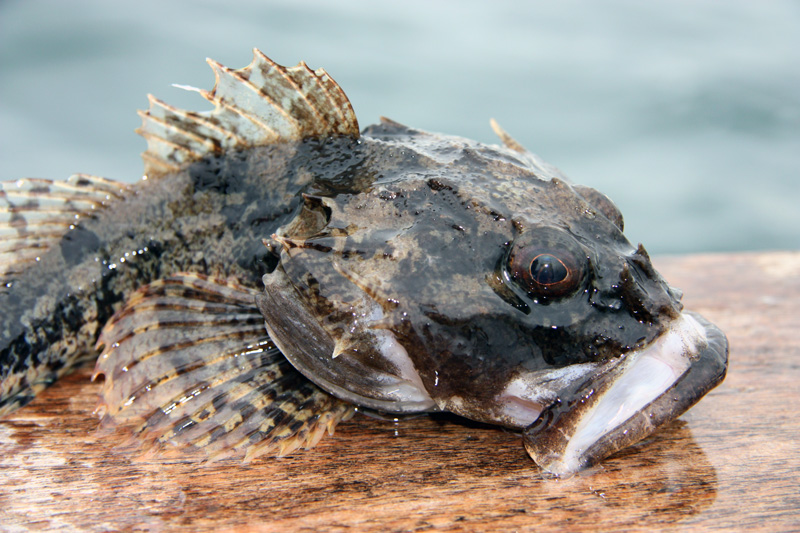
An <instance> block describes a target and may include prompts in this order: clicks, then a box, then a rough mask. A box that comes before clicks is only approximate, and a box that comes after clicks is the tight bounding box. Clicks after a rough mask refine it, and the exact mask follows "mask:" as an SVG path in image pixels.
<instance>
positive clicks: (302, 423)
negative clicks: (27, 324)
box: [95, 274, 352, 460]
mask: <svg viewBox="0 0 800 533" xmlns="http://www.w3.org/2000/svg"><path fill="white" fill-rule="evenodd" d="M256 293H257V291H255V290H252V289H247V288H244V287H242V286H240V285H238V284H236V283H235V282H233V281H230V280H220V279H213V278H208V277H205V276H200V275H196V274H178V275H175V276H173V277H170V278H167V279H163V280H159V281H156V282H154V283H151V284H150V285H147V286H145V287H143V288H142V289H140V290H139V291H138V292H137V293H135V294H134V295H133V297H132V298H130V299H129V301H128V302H127V303H126V305H125V306H124V307H123V308H122V309H121V310H120V311H119V312H118V313H117V314H116V315H115V316H114V317H113V318H112V319H111V320H110V321H109V323H108V324H107V325H106V327H105V328H104V329H103V332H102V333H101V335H100V339H99V341H98V347H101V346H102V347H103V350H102V353H101V355H100V357H99V359H98V361H97V366H96V369H95V370H96V375H97V374H104V375H105V383H104V384H103V389H102V393H101V394H102V398H101V401H100V404H99V406H98V409H97V411H98V413H99V414H100V415H101V416H103V417H105V418H106V419H110V420H111V421H113V422H115V423H117V424H121V425H126V426H130V427H131V428H132V429H133V431H134V433H135V434H136V435H137V436H139V437H141V438H142V439H143V440H144V441H145V443H146V445H147V447H148V448H149V449H150V450H153V451H159V450H161V449H163V448H165V446H164V445H166V444H172V445H175V446H177V447H178V448H181V449H187V448H188V450H192V449H200V450H202V451H203V452H205V453H206V454H207V456H208V457H209V458H218V457H227V456H232V455H233V456H235V455H240V456H241V455H243V456H244V457H245V460H249V459H252V458H253V457H256V456H258V455H261V454H264V453H273V454H278V455H284V454H287V453H290V452H292V451H294V450H296V449H298V448H300V447H304V448H311V447H312V446H314V445H315V444H316V443H317V442H318V441H319V439H320V438H321V437H322V436H323V435H324V433H325V432H328V433H333V429H334V427H335V426H336V424H337V423H338V422H339V421H340V420H342V419H344V418H346V417H348V416H349V415H351V414H352V407H351V406H350V405H348V404H345V403H344V402H341V401H340V400H337V399H335V398H333V397H332V396H330V395H328V394H327V393H325V392H323V391H322V390H320V389H319V388H318V387H316V386H315V385H314V384H313V383H311V382H310V381H308V380H307V379H306V378H305V377H303V376H302V375H301V374H300V373H299V372H298V371H297V370H295V369H294V367H292V366H291V364H289V362H288V361H286V359H285V358H284V357H283V355H282V354H281V353H280V351H279V350H278V349H277V348H276V347H275V345H274V344H273V343H272V341H271V340H270V338H269V336H268V335H267V333H266V331H265V328H264V319H263V318H262V316H261V314H260V312H259V311H258V309H257V308H256V307H255V304H254V298H255V295H256Z"/></svg>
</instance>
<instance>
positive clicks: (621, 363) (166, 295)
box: [0, 50, 728, 476]
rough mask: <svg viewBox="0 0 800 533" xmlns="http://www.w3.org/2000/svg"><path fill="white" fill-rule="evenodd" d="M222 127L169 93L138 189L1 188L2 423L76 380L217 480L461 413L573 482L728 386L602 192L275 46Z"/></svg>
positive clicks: (251, 69) (232, 75)
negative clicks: (384, 421)
mask: <svg viewBox="0 0 800 533" xmlns="http://www.w3.org/2000/svg"><path fill="white" fill-rule="evenodd" d="M208 62H209V65H210V66H211V69H212V70H213V72H214V75H215V85H214V88H213V89H212V90H210V91H207V90H201V89H197V88H193V87H185V86H179V87H182V88H184V89H187V90H190V91H194V92H197V93H199V95H200V96H201V97H203V98H205V99H206V100H207V101H209V102H210V103H211V104H213V109H211V110H206V111H188V110H183V109H179V108H177V107H174V106H171V105H169V104H167V103H165V102H164V101H162V100H159V99H157V98H155V97H153V96H152V95H150V96H149V108H148V109H147V110H145V111H141V112H140V113H139V114H140V116H141V118H142V125H141V127H140V128H139V129H138V130H137V132H138V133H139V134H140V135H141V136H142V137H143V138H144V139H145V141H146V143H147V149H146V151H145V152H144V153H143V154H142V157H143V161H144V173H143V176H142V178H141V180H139V181H138V182H136V183H133V184H129V183H123V182H118V181H113V180H110V179H107V178H101V177H97V176H92V175H88V174H76V175H74V176H71V177H70V178H68V179H67V180H65V181H53V180H44V179H33V178H26V179H19V180H14V181H7V182H2V183H0V309H2V330H1V331H0V416H2V415H7V414H8V413H11V412H12V411H14V410H16V409H18V408H21V407H23V406H24V405H25V404H27V403H28V402H30V401H31V400H32V399H33V398H34V397H35V396H36V395H37V394H38V393H39V392H41V391H42V390H44V389H45V388H46V387H47V386H49V385H51V384H52V383H54V382H56V381H57V380H58V378H60V377H61V376H63V375H65V374H67V373H69V372H70V371H72V370H73V369H75V368H77V367H78V366H80V365H82V364H84V363H86V362H90V361H92V360H95V374H94V378H97V379H100V377H101V376H102V386H101V392H100V399H99V401H98V408H97V415H98V416H99V417H100V418H101V420H102V421H104V422H107V423H109V424H112V425H118V426H120V427H125V428H127V429H128V430H129V431H130V432H131V433H132V434H133V435H134V436H135V437H136V438H137V439H139V440H140V441H141V442H142V443H145V444H146V446H147V447H148V449H154V450H156V449H167V448H168V449H171V450H185V451H187V453H188V452H189V451H201V452H203V454H204V455H205V457H207V458H208V459H209V460H212V459H217V458H225V457H243V459H244V460H245V461H250V460H253V459H254V458H256V457H259V456H261V455H264V454H273V455H279V456H280V455H286V454H289V453H293V452H294V451H296V450H298V449H301V448H305V449H310V448H312V447H313V446H315V445H316V444H317V443H318V442H319V440H320V439H321V438H323V437H324V435H325V434H326V433H327V434H333V432H334V429H335V427H336V425H337V424H338V423H340V422H341V421H343V420H346V419H348V418H349V417H351V416H353V414H354V413H355V412H356V411H357V410H361V411H367V412H378V413H391V414H396V415H398V416H399V415H403V414H411V413H434V412H449V413H453V414H455V415H458V416H461V417H465V418H467V419H470V420H473V421H477V422H481V423H487V424H492V425H497V426H502V427H505V428H509V429H511V430H514V431H518V432H520V433H521V435H522V442H523V445H524V447H525V449H526V450H527V452H528V454H529V455H530V457H531V458H532V460H533V462H534V463H535V464H536V465H538V467H539V468H540V469H541V470H542V471H543V472H546V473H549V474H550V475H555V476H566V475H572V474H574V473H575V472H578V471H580V470H581V469H584V468H587V467H589V466H591V465H594V464H597V463H598V462H600V461H601V460H603V459H604V458H606V457H608V456H609V455H611V454H613V453H615V452H616V451H618V450H620V449H622V448H625V447H627V446H630V445H631V444H634V443H636V442H638V441H640V440H641V439H643V438H645V437H647V436H648V435H651V434H652V433H653V432H655V431H656V430H657V429H658V428H660V427H662V426H664V425H665V424H667V423H669V422H670V421H672V420H674V419H676V418H677V417H678V416H680V415H681V414H683V413H684V412H685V411H686V410H687V409H689V408H690V407H691V406H693V405H694V404H695V403H697V402H698V401H699V400H700V399H701V398H702V397H703V396H704V395H705V394H706V393H707V392H708V391H709V390H711V389H712V388H714V387H715V386H716V385H718V384H719V383H720V382H721V381H722V380H723V379H724V377H725V373H726V369H727V360H728V342H727V339H726V337H725V335H724V333H723V332H722V331H721V330H720V329H719V328H718V327H717V326H715V325H713V324H712V323H710V322H709V321H708V320H706V319H705V318H703V317H702V316H701V315H699V314H697V313H694V312H691V311H686V310H684V309H683V305H682V303H681V298H682V294H681V292H680V291H679V290H678V289H676V288H673V287H672V286H670V285H669V284H668V283H667V282H666V281H665V280H664V279H663V278H662V277H661V276H660V275H659V273H658V272H657V271H656V270H655V268H654V267H653V264H652V262H651V259H650V257H649V256H648V254H647V252H646V251H645V249H644V247H643V246H642V245H641V244H640V245H638V246H633V245H632V244H631V243H630V242H629V241H628V240H627V238H626V237H625V235H624V232H623V231H624V223H623V217H622V214H621V213H620V211H619V209H618V208H617V207H616V206H615V204H614V203H613V202H612V201H611V200H610V199H609V198H608V197H607V196H605V195H604V194H602V193H600V192H599V191H597V190H595V189H593V188H590V187H587V186H583V185H578V184H573V183H572V182H571V181H570V180H569V179H568V178H567V177H566V176H565V175H564V174H563V173H562V172H561V171H559V170H558V169H557V168H556V167H554V166H552V165H550V164H548V163H545V162H544V161H542V160H541V159H540V158H539V157H537V156H536V155H534V154H533V153H531V152H529V151H528V150H526V149H525V148H523V147H522V145H521V144H520V143H518V142H517V141H516V140H514V139H513V138H512V137H511V136H510V135H509V134H508V133H507V132H505V131H504V130H503V129H502V128H501V127H500V126H499V125H498V124H497V123H496V122H495V121H494V120H492V121H490V124H491V126H492V128H493V129H494V131H495V132H496V133H497V135H498V136H499V138H500V141H501V143H502V144H499V145H487V144H483V143H479V142H476V141H472V140H468V139H465V138H461V137H457V136H452V135H444V134H438V133H428V132H425V131H421V130H418V129H414V128H411V127H408V126H405V125H403V124H400V123H398V122H395V121H392V120H390V119H386V118H382V119H381V120H380V122H379V123H378V124H375V125H371V126H369V127H367V128H365V129H363V131H362V130H361V129H360V127H359V125H358V121H357V119H356V115H355V113H354V110H353V108H352V106H351V104H350V102H349V100H348V99H347V96H346V95H345V93H344V92H343V91H342V89H341V88H340V87H339V85H338V84H337V83H336V82H335V81H334V80H333V79H332V78H331V77H330V75H329V74H328V73H327V72H326V71H325V70H324V69H316V70H312V69H311V68H309V67H308V66H307V65H306V64H305V63H304V62H300V63H299V64H298V65H297V66H294V67H284V66H281V65H279V64H277V63H275V62H274V61H272V60H271V59H269V58H268V57H267V56H266V55H264V54H263V53H262V52H260V51H259V50H254V57H253V60H252V62H251V63H250V64H249V65H248V66H246V67H244V68H241V69H230V68H228V67H225V66H223V65H221V64H219V63H217V62H215V61H213V60H208Z"/></svg>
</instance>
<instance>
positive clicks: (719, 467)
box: [0, 253, 800, 531]
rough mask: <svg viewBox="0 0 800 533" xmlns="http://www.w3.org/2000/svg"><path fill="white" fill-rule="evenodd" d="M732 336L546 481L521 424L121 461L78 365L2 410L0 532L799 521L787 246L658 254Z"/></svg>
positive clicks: (799, 382)
mask: <svg viewBox="0 0 800 533" xmlns="http://www.w3.org/2000/svg"><path fill="white" fill-rule="evenodd" d="M656 265H657V267H658V268H659V270H661V272H662V273H663V274H664V276H665V277H666V278H667V279H668V280H670V282H671V283H672V284H673V285H676V286H679V287H681V288H682V289H683V290H684V291H685V293H686V296H685V298H684V301H685V303H686V305H687V307H688V308H692V309H695V310H697V311H699V312H701V313H702V314H704V315H705V316H707V317H708V318H709V319H710V320H711V321H713V322H715V323H717V324H718V325H719V326H721V327H722V329H723V330H724V331H725V332H726V333H727V334H728V337H729V339H730V343H731V354H730V366H729V371H728V377H727V379H726V380H725V382H724V383H723V384H722V385H721V386H719V387H718V388H717V389H715V390H714V391H712V392H711V393H710V394H709V395H708V396H707V397H706V398H705V399H704V400H703V401H701V402H700V403H699V404H698V405H697V406H696V407H695V408H694V409H692V410H691V411H690V412H689V413H687V414H685V415H684V416H682V417H681V418H680V419H679V420H678V421H676V422H674V423H672V424H671V425H669V426H668V427H666V428H663V429H662V430H661V431H659V432H657V433H656V435H654V436H652V437H651V438H650V439H648V440H647V441H645V442H643V443H640V444H639V445H637V446H635V447H634V448H631V449H628V450H625V451H623V452H621V453H619V454H617V455H616V456H614V457H612V458H610V459H608V460H606V462H605V463H604V464H602V465H601V466H599V467H595V468H593V469H592V470H590V471H587V472H584V473H582V474H580V475H577V476H574V477H572V478H571V479H566V480H552V479H544V478H543V477H542V476H541V475H540V474H539V473H538V472H537V469H536V468H535V467H534V465H533V464H532V463H531V461H530V460H529V459H528V457H527V456H526V454H525V452H524V450H523V447H522V444H521V439H520V437H519V435H515V434H513V433H510V432H506V431H503V430H500V429H495V428H491V427H488V426H479V425H475V424H470V423H468V422H464V421H461V420H458V419H455V418H448V417H420V418H416V419H413V420H404V421H402V422H400V423H393V422H390V421H377V420H373V419H368V418H364V417H362V416H357V417H356V418H355V419H353V420H351V421H349V422H346V423H344V424H342V425H341V426H340V427H339V429H338V431H337V433H336V435H334V436H333V437H328V438H325V439H323V441H322V442H321V443H320V445H319V446H318V447H317V448H316V449H314V450H312V451H310V452H301V453H297V454H295V455H293V456H291V457H288V458H284V459H280V460H276V459H270V458H265V459H261V460H257V461H255V462H254V463H252V464H248V465H243V464H241V463H238V462H236V461H223V462H219V463H213V464H211V465H206V466H203V465H198V464H196V463H193V462H187V461H166V460H151V461H145V460H138V461H137V460H134V459H132V458H131V457H130V456H128V455H126V454H124V453H120V452H118V451H117V452H115V451H113V450H112V448H113V447H114V445H115V444H116V442H115V440H114V438H113V436H112V437H109V436H104V435H102V434H99V433H98V432H96V431H95V427H96V421H95V419H94V418H93V417H92V410H93V408H94V403H95V398H96V396H97V393H98V385H97V384H93V383H91V382H90V381H89V379H88V376H89V371H88V370H84V371H80V372H78V373H76V374H74V375H72V376H71V377H69V378H67V379H66V380H64V381H63V382H61V383H59V384H58V385H56V386H54V387H52V388H51V389H49V390H48V391H46V392H45V393H44V394H43V395H42V396H41V397H40V398H38V399H37V400H36V401H35V402H34V403H32V404H31V405H29V406H28V407H26V408H24V409H22V410H20V411H18V412H16V413H14V414H13V415H12V416H10V417H7V418H5V419H3V420H0V530H3V531H17V530H39V529H41V530H58V529H61V530H67V531H70V530H85V531H107V530H136V529H149V530H161V529H177V528H183V529H187V530H192V531H195V530H225V529H228V530H232V529H235V530H241V531H291V530H309V531H312V530H313V531H319V530H331V531H342V530H346V529H354V530H381V531H417V530H427V529H433V528H439V529H443V530H462V529H466V530H502V531H507V530H532V531H533V530H535V531H547V530H565V529H567V530H593V529H604V530H619V529H630V530H636V529H642V530H650V529H652V528H654V527H655V528H661V529H673V528H674V529H687V530H696V529H723V530H730V529H736V530H745V529H746V530H751V529H761V530H768V531H781V530H783V531H786V530H800V408H798V405H800V253H759V254H740V255H708V256H691V257H683V258H660V259H657V260H656Z"/></svg>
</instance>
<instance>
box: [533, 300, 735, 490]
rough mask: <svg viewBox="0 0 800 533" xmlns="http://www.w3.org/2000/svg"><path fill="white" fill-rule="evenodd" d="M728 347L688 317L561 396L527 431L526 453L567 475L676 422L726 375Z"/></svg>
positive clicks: (711, 328)
mask: <svg viewBox="0 0 800 533" xmlns="http://www.w3.org/2000/svg"><path fill="white" fill-rule="evenodd" d="M727 362H728V341H727V339H726V337H725V335H724V334H723V333H722V331H721V330H720V329H719V328H717V327H716V326H715V325H713V324H711V323H710V322H708V321H707V320H706V319H705V318H703V317H702V316H700V315H698V314H695V313H691V312H685V313H683V314H681V315H680V316H679V318H677V319H676V320H674V321H673V322H672V323H671V324H670V325H669V327H668V329H667V330H666V331H665V332H664V333H663V334H661V335H660V336H659V337H658V338H657V339H656V340H654V341H653V342H652V343H650V344H649V345H648V346H646V347H644V348H641V349H639V350H636V351H634V352H630V353H628V354H627V355H626V357H625V358H624V359H621V360H619V362H617V363H616V364H615V365H613V366H610V367H605V368H604V369H603V370H601V371H600V372H601V373H600V375H595V376H590V377H589V378H588V379H586V380H582V381H581V382H580V384H579V385H577V386H575V387H572V388H571V389H569V390H566V391H562V393H561V394H560V396H559V399H558V400H556V402H554V403H553V404H551V405H550V406H549V407H548V408H546V409H545V410H544V411H542V413H541V414H540V416H539V417H538V419H537V420H536V421H535V422H534V423H532V424H531V425H530V426H528V428H527V429H526V430H525V432H524V435H523V440H524V444H525V449H526V450H527V452H528V454H529V455H530V456H531V458H532V459H533V460H534V462H535V463H536V464H537V465H538V466H539V467H541V468H542V469H543V470H544V471H546V472H548V473H550V474H553V475H556V476H569V475H571V474H573V473H575V472H577V471H578V470H580V469H582V468H585V467H587V466H591V465H593V464H595V463H597V462H599V461H600V460H602V459H603V458H605V457H607V456H609V455H611V454H612V453H614V452H616V451H617V450H620V449H622V448H625V447H627V446H630V445H632V444H634V443H636V442H638V441H640V440H642V439H643V438H645V437H647V436H648V435H650V434H651V433H653V432H654V431H655V430H656V429H658V428H659V427H660V426H662V425H664V424H666V423H668V422H670V421H672V420H674V419H675V418H677V417H678V416H680V415H681V414H683V413H684V412H686V411H687V410H688V409H689V408H690V407H692V406H693V405H694V404H695V403H697V402H698V401H699V400H700V398H702V397H703V396H704V395H705V394H706V393H707V392H708V391H709V390H711V389H712V388H714V387H715V386H716V385H718V384H719V383H720V382H721V381H722V380H723V379H724V377H725V372H726V370H727Z"/></svg>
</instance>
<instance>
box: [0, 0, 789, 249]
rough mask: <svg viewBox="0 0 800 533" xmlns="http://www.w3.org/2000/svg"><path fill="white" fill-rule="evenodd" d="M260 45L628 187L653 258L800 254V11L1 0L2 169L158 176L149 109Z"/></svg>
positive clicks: (591, 177) (369, 113)
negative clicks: (147, 164) (155, 100)
mask: <svg viewBox="0 0 800 533" xmlns="http://www.w3.org/2000/svg"><path fill="white" fill-rule="evenodd" d="M253 47H258V48H260V49H261V50H263V51H264V52H265V53H267V54H268V55H270V56H271V57H272V58H273V59H275V60H276V61H278V62H280V63H283V64H287V65H292V64H295V63H297V62H298V61H299V60H301V59H304V60H306V61H307V62H308V63H309V64H310V65H311V66H312V67H314V68H316V67H320V66H324V67H325V68H326V69H327V70H328V71H329V72H330V73H331V74H332V75H333V77H334V78H335V79H336V80H337V81H338V82H339V83H340V84H341V85H342V87H343V88H344V89H345V91H346V92H347V94H348V95H349V97H350V99H351V100H352V102H353V105H354V107H355V109H356V113H357V114H358V116H359V120H360V122H361V125H362V126H366V125H368V124H370V123H373V122H375V121H376V120H377V119H378V117H379V116H381V115H385V116H388V117H390V118H392V119H394V120H397V121H399V122H403V123H406V124H409V125H411V126H414V127H418V128H422V129H427V130H431V131H439V132H446V133H451V134H457V135H462V136H465V137H471V138H474V139H478V140H481V141H484V142H492V143H495V142H497V141H496V140H495V138H494V136H493V134H492V132H491V129H490V128H489V123H488V120H489V118H490V117H494V118H496V119H497V120H498V121H499V122H500V124H502V125H503V127H504V128H505V129H506V130H507V131H509V132H510V133H511V134H512V135H513V136H514V137H515V138H516V139H517V140H518V141H520V142H521V143H522V144H523V145H525V146H526V147H528V149H530V150H531V151H533V152H535V153H537V154H539V155H540V156H542V157H543V158H544V159H545V160H547V161H548V162H550V163H552V164H555V165H556V166H559V167H560V168H561V169H562V170H564V171H565V172H566V173H567V174H568V175H570V176H571V177H572V179H573V180H574V181H576V182H580V183H585V184H587V185H591V186H594V187H596V188H597V189H599V190H601V191H603V192H605V193H606V194H608V195H609V196H611V197H612V198H613V199H614V200H615V201H616V203H617V204H618V205H619V206H620V208H621V210H622V212H623V213H624V215H625V218H626V226H627V229H626V233H627V234H628V235H629V237H630V239H631V240H632V241H634V242H637V241H641V242H643V243H645V245H646V246H647V248H648V249H649V251H650V252H651V253H653V252H655V253H687V252H697V251H732V250H760V249H774V248H780V249H800V175H799V174H800V3H798V2H796V1H788V0H784V1H779V0H775V1H770V2H753V1H748V0H726V1H724V2H723V1H711V0H648V1H647V2H641V1H624V0H613V1H606V2H602V3H600V2H597V3H593V2H591V3H590V2H575V1H560V2H552V1H532V2H525V3H523V2H517V3H512V2H491V3H489V2H470V1H463V0H461V1H438V2H423V1H406V2H366V1H344V0H337V1H335V2H291V3H290V2H273V1H264V0H252V1H247V2H235V3H233V2H232V3H223V2H219V1H213V2H212V1H198V0H193V1H191V2H189V1H171V2H166V1H150V0H139V1H137V2H128V3H122V2H108V1H101V0H94V1H78V0H71V1H69V2H66V1H63V0H59V1H36V0H26V1H24V2H23V1H9V0H2V1H0V179H14V178H18V177H23V176H36V177H48V178H58V179H60V178H64V177H67V176H68V175H69V174H71V173H73V172H88V173H93V174H99V175H104V176H108V177H113V178H117V179H123V180H126V181H134V180H136V179H138V176H139V174H140V172H141V161H140V160H139V155H138V154H139V153H140V152H141V151H142V150H143V149H144V142H143V141H142V140H141V139H140V138H138V136H136V135H135V134H134V133H133V129H134V128H135V127H136V126H137V125H138V124H139V119H138V117H137V116H136V114H135V110H137V109H143V108H145V107H147V100H146V98H145V95H146V94H147V93H155V94H157V95H158V96H159V97H161V98H162V99H165V100H167V101H168V102H170V103H173V104H176V105H180V106H189V107H190V108H193V109H204V108H206V107H207V105H206V104H205V102H204V101H202V100H200V99H199V97H197V96H195V95H191V94H185V93H183V92H182V91H179V90H177V89H174V88H172V87H171V86H170V84H171V83H181V84H189V85H194V86H198V87H204V88H210V87H211V86H212V85H213V77H212V75H211V71H210V70H209V69H208V67H207V66H206V64H205V63H204V61H203V59H204V58H205V57H206V56H209V57H213V58H215V59H217V60H218V61H220V62H222V63H223V64H226V65H228V66H232V67H241V66H244V65H246V64H247V63H248V62H249V60H250V49H251V48H253Z"/></svg>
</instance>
